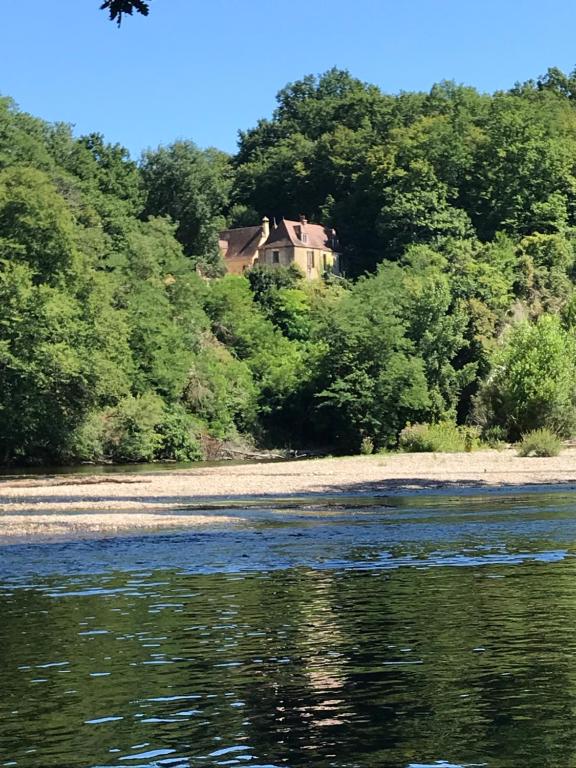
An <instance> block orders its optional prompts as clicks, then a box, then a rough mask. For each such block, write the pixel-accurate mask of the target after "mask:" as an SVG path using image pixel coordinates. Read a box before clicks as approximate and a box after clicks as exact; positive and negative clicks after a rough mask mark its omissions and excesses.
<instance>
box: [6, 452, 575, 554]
mask: <svg viewBox="0 0 576 768" xmlns="http://www.w3.org/2000/svg"><path fill="white" fill-rule="evenodd" d="M555 486H561V487H563V488H565V489H566V490H572V489H573V490H576V448H568V449H566V450H565V451H564V452H563V453H562V454H561V455H560V456H557V457H554V458H520V457H518V456H516V453H515V451H513V450H506V451H477V452H474V453H460V454H431V453H428V454H426V453H421V454H386V455H377V456H353V457H342V458H324V459H313V460H307V461H287V462H281V463H278V462H274V463H264V464H242V465H229V464H226V465H221V466H216V467H199V468H192V469H186V470H175V471H173V472H166V471H162V472H158V473H155V472H150V473H146V474H115V475H113V476H109V475H93V476H86V475H79V476H75V475H62V476H59V475H46V476H40V475H39V476H35V477H19V478H18V477H17V478H8V479H6V480H2V481H0V541H4V542H6V541H23V540H24V541H26V540H28V539H33V538H37V537H42V538H46V537H47V538H68V537H74V538H77V537H79V536H80V537H82V536H94V535H114V534H117V533H122V532H130V531H156V530H166V529H175V528H184V527H186V528H191V527H192V528H194V527H198V528H201V527H206V526H208V525H209V526H215V525H231V524H235V523H239V522H241V521H240V518H239V517H237V516H235V515H234V512H233V509H234V507H235V506H236V507H238V506H245V505H247V504H253V503H258V502H260V503H266V501H267V500H269V501H272V500H274V502H278V503H284V504H287V503H288V504H289V503H297V502H302V501H303V500H306V501H322V502H327V501H338V500H343V499H344V498H347V497H353V498H354V497H362V496H383V497H386V496H398V495H413V494H429V493H444V494H458V493H463V492H468V491H471V490H481V491H482V492H494V491H497V490H507V489H508V490H509V491H511V492H512V491H517V490H519V489H530V488H532V489H537V488H541V489H542V490H546V489H548V490H550V489H551V487H555Z"/></svg>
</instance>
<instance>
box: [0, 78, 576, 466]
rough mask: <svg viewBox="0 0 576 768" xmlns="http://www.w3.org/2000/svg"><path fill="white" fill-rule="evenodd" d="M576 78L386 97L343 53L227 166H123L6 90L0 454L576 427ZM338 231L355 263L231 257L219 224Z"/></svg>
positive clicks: (64, 457)
mask: <svg viewBox="0 0 576 768" xmlns="http://www.w3.org/2000/svg"><path fill="white" fill-rule="evenodd" d="M575 99H576V74H572V75H564V74H563V73H561V72H560V71H558V70H550V71H549V72H548V73H547V75H546V76H545V77H542V78H541V79H540V80H538V81H534V82H532V81H530V82H527V83H524V84H521V85H516V86H515V87H514V88H512V89H511V90H509V91H506V92H498V93H495V94H493V95H487V94H480V93H478V92H477V91H475V90H474V89H472V88H468V87H464V86H458V85H455V84H454V83H441V84H439V85H437V86H434V87H433V88H432V90H431V91H430V92H429V93H401V94H398V95H387V94H383V93H382V92H381V91H380V90H379V89H378V88H376V87H375V86H372V85H368V84H366V83H362V82H360V81H358V80H356V79H354V78H352V77H351V76H350V75H349V74H348V73H346V72H342V71H339V70H332V71H330V72H328V73H326V74H325V75H323V76H321V77H319V78H315V77H306V78H304V79H303V80H301V81H298V82H296V83H293V84H291V85H289V86H287V87H286V88H284V89H283V90H282V91H280V93H279V94H278V106H277V109H276V111H275V112H274V114H273V116H272V118H271V119H266V120H261V121H260V122H259V123H258V125H257V126H256V127H255V128H254V129H252V130H249V131H246V132H243V133H241V134H240V139H239V148H238V152H237V154H236V155H235V156H233V157H230V156H228V155H226V154H225V153H222V152H220V151H218V150H214V149H209V150H200V149H199V148H197V147H196V146H195V145H194V144H193V143H192V142H187V141H178V142H175V143H174V144H172V145H170V146H167V147H160V148H158V149H156V150H150V151H147V152H145V153H144V154H143V156H142V158H141V159H140V160H139V162H137V163H136V162H134V161H132V160H131V159H130V158H129V156H128V153H127V152H126V150H124V149H123V148H122V147H120V146H118V145H110V144H107V143H106V142H105V141H104V139H103V137H102V136H100V135H99V134H92V135H89V136H82V137H80V138H77V137H75V136H74V135H73V133H72V131H71V129H70V128H69V127H68V126H66V125H62V124H47V123H45V122H43V121H41V120H38V119H35V118H33V117H31V116H30V115H27V114H25V113H22V112H20V111H19V110H18V109H17V108H16V107H15V105H14V104H13V103H12V102H11V101H10V100H9V99H3V100H0V463H18V462H24V461H28V462H54V461H58V462H60V461H68V462H69V461H79V460H85V461H95V460H102V459H109V460H114V461H139V460H150V459H158V460H161V459H176V460H189V459H196V458H201V457H202V456H203V455H205V453H206V450H207V448H206V446H207V445H209V444H212V443H213V442H214V441H216V442H218V441H230V440H236V439H244V440H249V441H253V442H254V443H256V444H258V445H263V446H291V447H312V446H317V447H318V446H320V447H326V448H330V449H332V450H342V451H357V450H360V449H361V448H363V449H364V450H370V449H372V448H374V449H378V448H382V447H389V446H394V445H395V444H396V443H397V440H398V436H399V434H400V432H401V430H402V429H403V428H404V427H405V426H406V424H410V423H411V424H414V423H425V422H428V423H432V424H436V423H441V424H444V423H451V424H461V425H465V424H478V425H479V427H480V428H481V429H482V430H483V433H484V435H485V436H486V437H488V438H489V439H494V440H495V439H516V438H518V437H519V436H520V435H521V434H522V433H523V432H525V431H527V430H529V429H531V428H534V427H539V426H547V427H550V428H551V429H553V430H554V431H556V432H557V433H558V434H560V435H563V436H565V435H570V434H571V433H572V432H573V430H574V429H575V425H576V336H575V328H576V298H575V292H574V283H575V279H576V274H575V254H574V242H575V233H576V108H575ZM300 213H305V214H307V215H308V217H309V218H310V219H311V220H315V221H319V222H322V223H325V224H327V225H330V226H334V227H335V228H336V229H337V231H338V234H339V237H340V240H341V241H342V243H343V247H344V264H345V268H346V278H344V279H342V278H336V277H334V276H330V275H327V276H326V279H325V280H323V281H317V282H307V281H305V280H303V279H302V276H301V275H298V274H297V272H296V271H294V270H285V269H276V270H273V271H266V270H264V269H259V268H256V269H254V270H252V271H251V272H250V273H249V274H248V275H247V276H246V277H235V276H231V275H225V274H224V266H223V264H222V262H221V259H220V256H219V253H218V247H217V235H218V231H219V230H220V229H221V228H223V227H224V226H241V225H246V224H257V223H258V222H259V221H260V219H261V217H262V216H263V215H264V214H266V215H268V216H269V217H270V218H272V217H274V216H275V217H280V216H286V217H287V218H295V217H297V216H298V214H300Z"/></svg>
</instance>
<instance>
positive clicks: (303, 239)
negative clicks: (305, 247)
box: [300, 232, 308, 243]
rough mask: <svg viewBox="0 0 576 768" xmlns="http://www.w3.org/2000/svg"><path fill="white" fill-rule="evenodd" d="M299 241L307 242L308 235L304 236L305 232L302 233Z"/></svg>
mask: <svg viewBox="0 0 576 768" xmlns="http://www.w3.org/2000/svg"><path fill="white" fill-rule="evenodd" d="M300 240H302V242H303V243H307V242H308V235H307V234H306V232H302V234H301V235H300Z"/></svg>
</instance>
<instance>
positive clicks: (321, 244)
mask: <svg viewBox="0 0 576 768" xmlns="http://www.w3.org/2000/svg"><path fill="white" fill-rule="evenodd" d="M264 245H265V246H268V245H278V246H280V245H296V246H300V247H306V246H308V247H310V248H318V249H321V250H326V251H328V250H331V251H336V250H338V242H337V240H336V235H335V233H334V230H332V229H329V228H328V227H323V226H322V225H321V224H309V223H308V222H306V221H305V220H304V221H302V222H300V221H289V220H288V219H282V221H281V222H280V224H278V226H277V227H276V229H273V230H272V231H271V232H270V237H269V238H268V239H267V240H266V242H265V243H264Z"/></svg>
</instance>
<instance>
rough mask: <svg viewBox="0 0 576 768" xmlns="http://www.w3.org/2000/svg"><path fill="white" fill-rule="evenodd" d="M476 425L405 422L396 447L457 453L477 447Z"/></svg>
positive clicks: (404, 449) (445, 422) (407, 449)
mask: <svg viewBox="0 0 576 768" xmlns="http://www.w3.org/2000/svg"><path fill="white" fill-rule="evenodd" d="M478 436H479V430H478V429H477V428H476V427H465V426H461V427H459V426H457V425H456V424H453V423H452V422H450V421H442V422H440V423H439V424H407V425H406V426H405V427H404V429H403V430H402V432H400V437H399V439H398V447H399V448H400V449H401V450H403V451H406V452H409V453H432V452H437V453H458V452H460V451H471V450H473V449H474V448H477V447H478Z"/></svg>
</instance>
